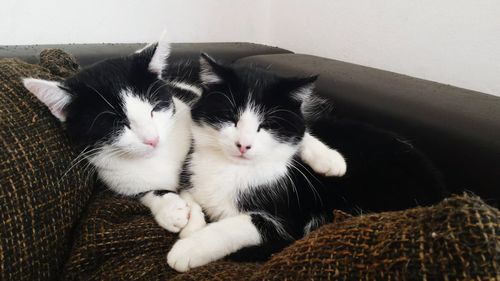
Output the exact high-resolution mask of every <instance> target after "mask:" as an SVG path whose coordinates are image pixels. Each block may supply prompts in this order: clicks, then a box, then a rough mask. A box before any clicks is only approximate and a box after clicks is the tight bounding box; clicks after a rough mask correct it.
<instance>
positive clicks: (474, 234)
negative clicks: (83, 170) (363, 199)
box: [63, 192, 500, 281]
mask: <svg viewBox="0 0 500 281" xmlns="http://www.w3.org/2000/svg"><path fill="white" fill-rule="evenodd" d="M87 215H88V216H87V218H85V219H84V221H83V222H82V226H81V228H80V229H79V231H78V233H79V234H78V239H77V243H76V245H75V247H74V249H73V252H72V255H71V258H70V260H69V262H68V264H67V265H66V271H65V274H64V278H63V279H64V280H247V279H248V280H450V281H451V280H500V276H499V273H498V269H499V266H500V264H499V263H500V260H499V259H500V237H499V233H500V217H499V215H500V213H499V211H498V210H497V209H495V208H493V207H490V206H488V205H486V204H485V203H483V202H482V201H481V200H480V199H478V198H476V197H469V196H461V197H453V198H449V199H447V200H445V201H443V202H442V203H440V204H438V205H436V206H433V207H425V208H424V207H422V208H416V209H411V210H407V211H402V212H388V213H381V214H371V215H363V216H359V217H350V216H349V215H346V214H343V213H341V212H336V213H335V218H336V220H335V221H334V222H333V223H331V224H329V225H326V226H324V227H322V228H320V229H319V230H317V231H315V232H313V233H311V234H310V235H309V236H307V237H305V238H304V239H302V240H299V241H297V242H296V243H294V244H293V245H291V246H289V247H288V248H286V249H285V250H284V251H282V252H281V253H277V254H275V255H274V256H273V258H272V259H271V260H270V261H268V262H266V263H263V264H259V263H237V262H229V261H218V262H215V263H211V264H208V265H206V266H203V267H200V268H195V269H193V270H191V271H189V272H187V273H182V274H178V273H175V272H174V271H173V270H172V269H170V268H169V267H168V265H167V263H166V254H167V253H168V251H169V249H170V247H171V246H172V244H173V243H174V241H175V239H176V235H174V234H170V233H168V232H167V231H165V230H162V229H161V228H159V227H158V226H157V225H156V223H155V222H154V220H153V219H152V217H151V216H150V214H149V211H148V210H147V209H146V208H145V207H143V206H141V205H140V203H138V202H134V201H132V200H129V199H126V198H119V197H116V196H115V195H112V194H111V193H109V192H103V193H101V194H98V195H96V200H95V201H94V202H93V203H92V204H91V206H90V208H89V210H88V214H87Z"/></svg>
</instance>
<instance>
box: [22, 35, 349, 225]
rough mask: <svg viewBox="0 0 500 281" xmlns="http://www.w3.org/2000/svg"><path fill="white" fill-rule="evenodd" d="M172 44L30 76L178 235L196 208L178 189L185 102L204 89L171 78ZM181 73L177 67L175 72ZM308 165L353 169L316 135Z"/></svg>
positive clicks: (38, 92)
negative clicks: (60, 74) (67, 72)
mask: <svg viewBox="0 0 500 281" xmlns="http://www.w3.org/2000/svg"><path fill="white" fill-rule="evenodd" d="M169 54H170V45H169V43H168V42H165V41H164V40H160V42H159V43H157V44H150V45H148V46H146V47H145V48H143V49H141V50H139V51H137V52H136V53H134V54H131V55H129V56H125V57H120V58H114V59H109V60H105V61H102V62H99V63H97V64H95V65H93V66H90V67H88V68H85V69H83V70H81V71H80V72H78V73H77V74H75V75H74V76H72V77H70V78H68V79H66V80H64V81H62V82H55V81H46V80H40V79H33V78H26V79H24V81H23V82H24V85H25V87H26V88H27V89H28V90H29V91H30V92H32V93H33V94H34V95H35V96H36V97H37V98H38V99H39V100H40V101H41V102H43V103H44V104H45V105H46V106H47V107H48V108H49V109H50V111H51V112H52V114H53V115H54V116H55V117H57V118H58V119H59V120H60V121H61V122H63V123H64V125H65V128H66V130H67V132H68V134H69V136H70V137H71V139H73V140H74V142H75V143H77V144H79V145H80V146H81V147H82V148H84V149H83V151H82V153H81V155H80V158H78V159H76V161H81V160H83V159H87V160H88V161H89V162H90V163H91V164H92V165H94V166H95V167H96V170H97V174H98V177H99V179H100V180H102V181H103V182H104V183H105V184H106V186H107V187H108V188H110V189H111V190H113V191H114V192H116V193H118V194H121V195H125V196H132V197H138V198H140V200H141V202H142V203H143V204H144V205H146V206H147V207H149V208H150V209H151V212H152V213H153V215H154V217H155V219H156V221H157V222H158V223H159V225H160V226H162V227H163V228H165V229H167V230H169V231H171V232H178V231H179V230H180V229H181V228H182V227H183V226H185V225H186V223H187V221H188V217H189V212H190V208H189V206H188V205H187V204H186V202H185V201H184V200H183V199H181V198H180V197H179V196H178V195H177V194H176V193H175V191H176V190H177V188H178V185H179V173H180V172H181V168H182V165H183V163H184V160H185V157H186V155H187V154H188V151H189V148H190V145H191V132H190V125H191V115H190V108H189V106H188V104H187V103H186V102H185V101H184V100H183V99H182V98H181V97H185V95H184V94H186V91H187V92H190V93H191V95H193V94H194V95H195V96H196V94H197V88H198V86H197V85H196V84H193V82H190V81H179V80H178V79H170V77H169V74H168V69H169V68H168V64H167V62H168V57H169ZM173 69H175V67H173ZM302 151H303V152H304V161H305V162H306V163H309V164H311V165H312V167H313V168H314V169H315V170H316V171H318V172H320V173H324V174H327V175H335V176H341V175H343V174H344V173H345V171H346V164H345V161H344V159H343V157H342V156H341V155H340V154H339V153H338V152H336V151H335V150H333V149H329V148H328V147H326V146H325V145H323V144H322V143H320V142H318V141H317V140H316V139H314V138H312V137H311V142H309V144H307V145H304V149H303V150H302Z"/></svg>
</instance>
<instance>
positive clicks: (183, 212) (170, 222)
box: [154, 194, 190, 233]
mask: <svg viewBox="0 0 500 281" xmlns="http://www.w3.org/2000/svg"><path fill="white" fill-rule="evenodd" d="M163 197H164V198H162V201H163V202H162V204H161V206H160V208H159V209H158V210H156V212H155V213H154V218H155V220H156V222H157V223H158V224H159V225H160V226H161V227H163V228H165V229H166V230H168V231H170V232H174V233H177V232H179V231H180V230H181V229H182V228H183V227H184V226H186V224H187V223H188V220H189V211H190V210H189V205H188V204H187V202H186V201H184V200H183V199H182V198H180V197H179V196H178V195H177V194H165V195H163Z"/></svg>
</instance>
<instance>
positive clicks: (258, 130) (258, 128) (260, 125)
mask: <svg viewBox="0 0 500 281" xmlns="http://www.w3.org/2000/svg"><path fill="white" fill-rule="evenodd" d="M260 129H262V124H259V127H257V133H258V132H260Z"/></svg>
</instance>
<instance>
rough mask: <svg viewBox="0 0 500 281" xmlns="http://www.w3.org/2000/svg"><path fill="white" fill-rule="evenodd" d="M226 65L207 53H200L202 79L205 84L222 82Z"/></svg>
mask: <svg viewBox="0 0 500 281" xmlns="http://www.w3.org/2000/svg"><path fill="white" fill-rule="evenodd" d="M224 71H225V70H224V67H223V66H222V65H220V64H219V63H217V62H216V61H215V60H214V59H213V58H212V57H210V56H209V55H207V54H206V53H201V55H200V81H201V83H202V84H203V85H210V84H218V83H221V82H222V75H223V72H224Z"/></svg>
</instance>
